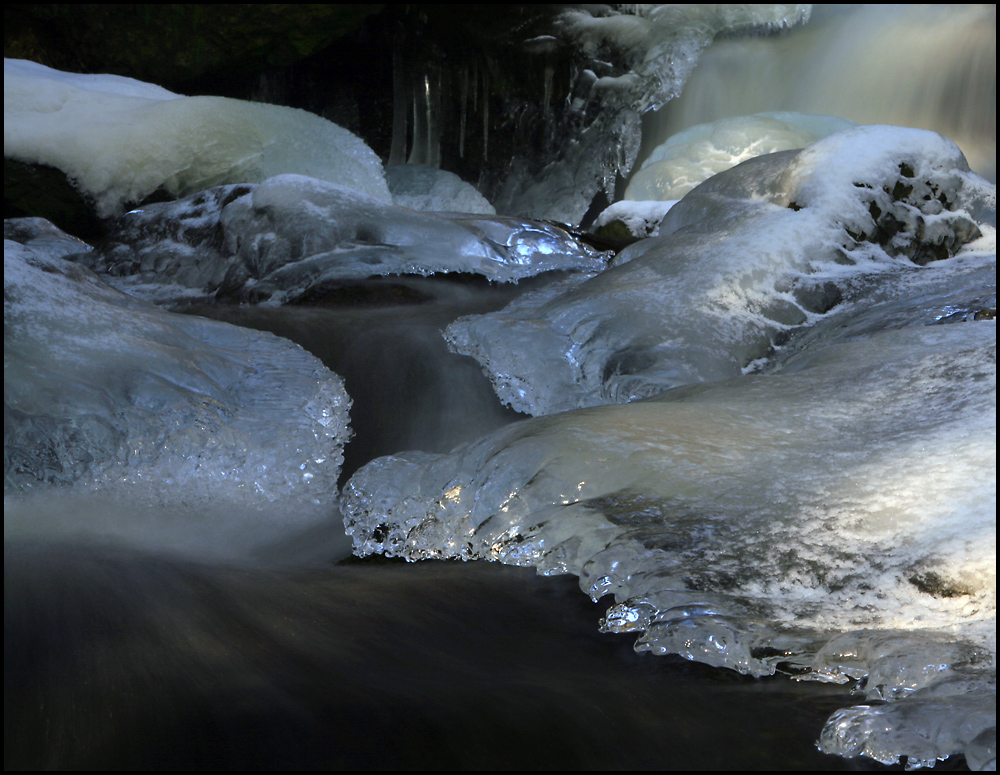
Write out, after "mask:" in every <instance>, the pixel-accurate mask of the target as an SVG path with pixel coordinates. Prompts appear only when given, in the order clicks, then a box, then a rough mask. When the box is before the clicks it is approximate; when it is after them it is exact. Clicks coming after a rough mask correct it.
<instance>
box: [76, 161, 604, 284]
mask: <svg viewBox="0 0 1000 775" xmlns="http://www.w3.org/2000/svg"><path fill="white" fill-rule="evenodd" d="M84 260H85V262H86V263H87V265H88V266H91V267H92V268H94V269H95V270H96V271H98V272H101V273H104V274H107V275H110V276H111V277H110V278H109V279H110V280H111V281H112V282H114V283H115V284H116V285H118V286H119V287H122V288H127V289H128V290H129V292H130V293H139V294H141V295H147V296H150V297H152V298H157V299H161V300H162V299H170V298H171V297H177V296H178V295H181V296H183V295H185V293H187V294H188V295H190V293H192V292H195V293H198V294H209V295H218V296H220V297H226V298H234V299H238V300H241V301H259V300H271V301H274V302H279V301H285V300H288V299H294V298H297V297H299V296H301V295H302V294H304V293H306V292H308V291H313V290H319V291H321V290H322V289H323V288H324V287H326V286H327V285H328V284H330V283H336V282H341V281H345V280H363V279H365V278H368V277H376V276H384V275H399V274H418V275H429V274H433V273H436V272H466V273H473V274H478V275H482V276H484V277H487V278H488V279H490V280H498V281H501V282H516V281H517V280H520V279H523V278H526V277H531V276H534V275H537V274H540V273H542V272H547V271H553V270H589V271H597V270H599V269H602V268H603V267H604V266H605V258H604V256H602V255H601V254H600V253H598V252H597V251H595V250H593V249H591V248H590V247H588V246H586V245H584V244H583V243H581V242H579V241H578V240H577V239H575V238H574V237H573V236H571V235H570V234H569V233H568V232H566V231H564V230H562V229H560V228H558V227H557V226H553V225H551V224H548V223H542V222H538V221H525V220H521V219H515V218H504V217H502V216H488V215H475V214H462V213H419V212H415V211H413V210H410V209H407V208H404V207H395V206H393V205H390V204H387V203H384V202H380V201H378V200H376V199H373V198H371V197H368V196H365V195H364V194H361V193H359V192H357V191H354V190H352V189H348V188H344V187H342V186H337V185H334V184H332V183H327V182H325V181H321V180H316V179H314V178H307V177H303V176H300V175H281V176H278V177H275V178H271V179H269V180H267V181H265V182H264V183H262V184H260V185H241V186H222V187H219V188H213V189H209V190H207V191H203V192H201V193H199V194H196V195H194V196H191V197H187V198H186V199H182V200H179V201H177V202H170V203H165V204H156V205H150V206H148V207H145V208H143V209H141V210H136V211H133V212H131V213H128V214H126V215H125V216H124V217H123V218H122V219H120V220H119V222H118V223H117V225H116V226H115V228H114V230H113V232H112V234H111V235H110V237H109V239H108V240H107V241H106V242H105V243H103V244H102V245H100V246H99V248H98V250H97V251H96V252H95V253H94V254H93V255H89V256H87V257H85V259H84ZM178 286H179V287H180V289H181V290H178Z"/></svg>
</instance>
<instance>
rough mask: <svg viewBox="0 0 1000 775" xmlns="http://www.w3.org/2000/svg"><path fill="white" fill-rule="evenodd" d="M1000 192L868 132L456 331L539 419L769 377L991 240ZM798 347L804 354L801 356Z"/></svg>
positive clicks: (928, 145)
mask: <svg viewBox="0 0 1000 775" xmlns="http://www.w3.org/2000/svg"><path fill="white" fill-rule="evenodd" d="M995 210H996V189H995V187H994V186H991V185H990V184H988V183H987V182H986V181H984V180H983V179H982V178H980V177H978V176H977V175H974V174H972V173H970V172H969V171H968V166H967V165H966V163H965V159H964V157H963V156H962V154H961V152H960V151H959V150H958V148H957V147H956V146H955V145H954V143H952V142H951V141H949V140H947V139H945V138H943V137H941V136H940V135H936V134H934V133H931V132H925V131H921V130H910V129H901V128H896V127H857V128H854V129H850V130H847V131H844V132H838V133H836V134H833V135H830V136H829V137H827V138H825V139H823V140H820V141H818V142H816V143H814V144H813V145H810V146H809V147H808V148H806V149H805V150H803V151H801V152H793V151H785V152H780V153H776V154H769V155H767V156H761V157H757V158H755V159H751V160H749V161H747V162H744V163H743V164H741V165H738V166H737V167H734V168H732V169H730V170H728V171H726V172H723V173H721V174H719V175H717V176H715V177H713V178H710V179H709V180H708V181H706V182H705V183H703V184H702V185H701V186H699V187H698V188H696V189H695V190H694V191H692V192H691V193H690V194H688V195H687V196H686V197H685V198H684V199H683V200H681V202H680V203H679V204H678V205H676V206H675V207H673V208H672V209H671V210H670V212H669V213H668V214H667V216H666V218H665V219H664V221H663V223H662V224H661V225H660V230H659V234H660V236H659V237H657V238H653V239H647V240H642V241H641V242H638V243H636V244H635V245H632V246H630V247H629V248H627V249H626V250H624V251H622V252H621V253H620V254H619V255H618V257H617V258H616V259H615V265H614V266H613V267H612V268H611V269H609V270H608V271H606V272H604V273H602V274H599V275H597V276H596V277H594V278H592V279H590V280H588V281H586V282H580V281H576V282H574V283H572V287H569V288H566V289H565V290H563V292H561V293H559V292H558V291H559V290H561V289H554V288H547V289H544V290H543V291H541V292H538V293H536V294H534V295H526V296H523V297H521V298H520V299H518V300H517V301H515V302H514V303H512V304H511V305H510V306H508V307H507V308H506V309H505V310H502V311H500V312H496V313H490V314H486V315H481V316H472V317H468V318H463V319H460V320H458V321H456V322H455V323H454V324H452V325H451V326H450V327H449V329H448V330H447V332H446V336H447V337H448V339H449V341H450V343H451V345H452V347H453V348H454V349H455V350H456V351H458V352H460V353H463V354H466V355H471V356H473V357H474V358H476V359H477V360H478V361H479V362H480V363H481V364H482V365H483V367H484V369H485V370H486V371H487V373H488V374H489V376H490V377H491V379H492V380H493V382H494V386H495V388H496V390H497V393H498V395H499V396H500V398H501V399H502V400H503V401H504V402H506V403H508V404H510V405H511V406H512V407H514V408H515V409H518V410H519V411H523V412H527V413H530V414H535V415H540V414H549V413H552V412H558V411H565V410H567V409H574V408H579V407H585V406H594V405H598V404H604V403H615V402H618V403H620V402H626V401H632V400H634V399H637V398H643V397H646V396H650V395H654V394H656V393H659V392H661V391H663V390H666V389H668V388H672V387H676V386H678V385H685V384H689V383H696V382H709V381H714V380H720V379H727V378H731V377H734V376H738V375H740V374H742V373H746V372H748V371H752V370H759V369H761V368H764V367H765V366H766V365H767V363H768V362H769V361H770V360H771V359H773V358H774V356H775V355H776V354H777V353H779V352H780V351H781V348H783V347H784V348H785V349H786V351H787V349H788V348H789V347H792V346H793V345H794V335H795V334H796V333H797V332H800V331H802V330H804V327H807V326H809V325H815V324H816V323H817V321H818V320H820V319H822V318H823V317H824V316H827V315H830V314H837V313H838V312H839V311H842V310H844V309H849V308H850V304H849V302H852V301H856V300H859V299H862V298H864V297H865V296H866V295H871V294H874V293H877V292H878V289H879V288H881V287H884V286H886V285H889V284H891V283H892V282H893V281H894V280H893V278H896V277H897V276H898V275H900V274H906V273H908V272H918V271H938V270H937V269H936V268H932V267H927V268H925V269H921V267H922V266H924V265H926V264H928V263H930V262H934V261H938V260H939V259H945V258H948V257H950V256H953V255H955V254H956V253H957V252H959V250H960V249H961V248H962V246H963V245H964V244H966V243H968V242H970V241H972V240H974V239H976V238H978V237H979V236H980V235H981V234H982V231H983V230H986V231H988V232H989V233H990V234H992V233H993V225H992V224H995V218H996V215H995ZM790 340H791V343H790Z"/></svg>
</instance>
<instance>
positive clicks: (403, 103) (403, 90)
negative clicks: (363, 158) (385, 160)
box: [389, 51, 409, 166]
mask: <svg viewBox="0 0 1000 775" xmlns="http://www.w3.org/2000/svg"><path fill="white" fill-rule="evenodd" d="M408 80H409V79H408V78H407V77H406V74H405V73H404V72H403V68H402V66H401V64H400V56H399V52H398V51H393V54H392V145H391V146H390V150H389V166H392V165H394V164H404V163H405V162H406V128H407V127H406V113H407V110H408V105H407V96H408V91H409V90H408V88H407V87H408Z"/></svg>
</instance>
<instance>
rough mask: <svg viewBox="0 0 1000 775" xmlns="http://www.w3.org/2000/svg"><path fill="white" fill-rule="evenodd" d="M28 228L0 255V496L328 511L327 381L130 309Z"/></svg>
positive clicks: (339, 407)
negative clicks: (53, 494)
mask: <svg viewBox="0 0 1000 775" xmlns="http://www.w3.org/2000/svg"><path fill="white" fill-rule="evenodd" d="M10 225H11V222H8V227H10ZM36 225H37V224H35V225H33V224H32V223H30V222H29V223H24V222H14V223H13V226H14V228H13V230H12V231H14V232H15V234H14V236H16V237H18V238H19V239H22V240H23V241H24V242H25V243H27V244H22V243H21V242H15V241H13V240H9V239H5V241H4V491H5V493H8V494H10V493H22V494H23V493H27V492H32V491H40V490H46V489H49V488H52V487H64V488H65V487H71V486H72V487H76V488H78V489H80V490H84V491H90V492H106V493H112V494H114V493H118V494H121V493H127V492H133V493H136V494H140V495H141V496H142V498H143V499H145V500H146V501H147V502H154V503H157V504H164V503H167V504H169V503H175V504H176V503H182V502H198V501H199V500H200V501H202V502H208V501H209V500H218V499H224V500H227V501H232V502H235V503H244V504H251V505H253V504H273V503H274V502H275V501H277V500H279V499H282V500H292V501H294V502H295V503H298V504H306V505H310V506H311V505H314V504H320V503H322V502H323V501H328V497H329V496H328V494H329V493H330V492H333V491H335V489H336V483H337V476H338V474H339V472H340V465H341V462H342V460H343V455H342V448H343V445H344V443H345V442H346V441H347V438H348V436H349V435H350V431H349V429H348V415H347V413H348V409H349V407H350V399H349V398H348V396H347V394H346V392H345V391H344V387H343V384H342V383H341V380H340V379H339V377H337V375H335V374H333V373H332V372H330V371H329V370H327V369H326V368H325V367H324V366H323V365H322V364H321V363H320V362H319V361H318V360H317V359H316V358H314V357H313V356H311V355H309V354H308V353H306V352H305V351H304V350H302V349H301V348H300V347H298V346H297V345H293V344H292V343H290V342H287V341H285V340H282V339H278V338H277V337H275V336H272V335H270V334H265V333H260V332H257V331H250V330H247V329H241V328H237V327H235V326H230V325H226V324H224V323H216V322H213V321H209V320H204V319H201V318H196V317H191V316H183V315H176V314H172V313H168V312H163V311H161V310H159V309H157V308H155V307H153V306H151V305H149V304H146V303H145V302H142V301H139V300H137V299H135V298H132V297H130V296H126V295H125V294H122V293H120V292H118V291H116V290H114V289H112V288H110V287H108V286H107V285H106V284H105V283H103V282H102V281H101V280H100V279H99V278H97V277H96V276H95V275H94V274H92V273H91V272H90V271H88V270H87V269H84V268H83V267H80V266H79V265H76V264H73V263H71V262H68V261H65V260H63V259H62V258H59V254H60V253H65V252H66V251H67V249H72V246H67V245H65V244H58V242H57V241H54V240H51V239H50V240H49V241H48V242H49V244H48V247H47V246H46V245H45V244H43V243H44V240H41V239H36V238H33V237H32V235H33V234H37V233H38V230H37V229H36V228H34V227H35V226H36ZM325 509H326V511H327V512H328V511H329V505H328V503H326V504H325Z"/></svg>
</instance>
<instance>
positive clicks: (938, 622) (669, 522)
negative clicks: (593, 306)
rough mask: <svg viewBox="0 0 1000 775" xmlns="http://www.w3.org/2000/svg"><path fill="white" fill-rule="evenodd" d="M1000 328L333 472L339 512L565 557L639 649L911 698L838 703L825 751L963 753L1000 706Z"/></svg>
mask: <svg viewBox="0 0 1000 775" xmlns="http://www.w3.org/2000/svg"><path fill="white" fill-rule="evenodd" d="M995 336H996V329H995V324H994V323H990V322H986V323H967V324H958V325H951V326H933V327H920V328H909V329H904V330H901V331H887V332H882V333H879V334H876V335H873V336H872V337H870V338H868V339H864V340H860V341H855V342H849V343H846V344H842V345H836V346H833V347H828V348H826V349H823V350H819V351H815V352H812V353H809V354H807V355H808V357H807V359H806V361H807V362H804V363H800V364H798V370H795V369H793V368H791V367H789V369H788V372H787V373H784V374H780V375H776V376H770V377H745V378H740V379H736V380H732V381H727V382H722V383H716V384H712V385H702V386H692V387H689V388H684V389H681V390H675V391H670V392H668V393H665V394H663V395H662V396H659V397H657V398H654V399H650V400H646V401H641V402H635V403H632V404H629V405H624V406H606V407H597V408H592V409H586V410H581V411H575V412H567V413H563V414H558V415H552V416H548V417H544V418H536V419H534V420H529V421H525V422H522V423H518V424H516V425H513V426H510V427H508V428H506V429H504V430H502V431H499V432H497V433H494V434H492V435H490V436H487V437H485V438H484V439H481V440H480V441H478V442H476V443H474V444H471V445H468V446H466V447H464V448H460V449H458V450H456V451H455V452H453V453H451V454H449V455H428V454H424V453H405V454H401V455H396V456H392V457H389V458H382V459H379V460H377V461H374V462H373V463H371V464H369V466H367V467H365V468H363V469H362V470H361V471H359V472H358V473H357V474H356V475H355V477H354V478H352V480H351V481H350V482H349V483H348V485H347V486H346V487H345V489H344V494H343V497H342V505H343V510H344V512H345V522H346V524H347V526H348V531H349V532H350V533H352V535H353V539H354V542H355V547H356V551H357V552H358V553H361V554H365V553H370V552H375V551H382V552H385V553H387V554H391V555H398V556H404V557H407V558H408V559H422V558H431V557H461V558H464V559H474V558H483V559H493V560H499V561H502V562H506V563H510V564H518V565H531V566H534V567H535V568H536V569H538V571H539V572H541V573H546V574H549V573H573V574H576V575H578V576H579V578H580V585H581V588H582V589H584V591H586V592H587V593H588V594H590V595H591V596H593V597H595V598H597V597H599V596H601V595H604V594H609V593H613V594H614V595H615V599H616V601H617V605H616V606H614V607H612V609H611V610H610V611H609V613H608V616H607V617H606V619H605V621H604V623H603V626H604V627H605V628H606V629H608V630H610V631H616V632H623V631H635V632H640V633H641V636H640V639H639V642H638V644H637V648H640V649H646V650H650V651H653V652H654V653H679V654H681V655H682V656H685V657H687V658H689V659H694V660H697V661H703V662H707V663H708V664H715V665H722V666H727V667H732V668H734V669H737V670H740V671H741V672H746V673H750V674H755V675H763V674H770V673H773V672H775V671H776V670H778V671H782V672H789V673H792V674H797V675H800V676H802V677H811V678H814V679H818V680H834V681H847V680H851V679H861V680H862V683H863V685H864V687H865V692H866V694H867V695H868V697H869V698H870V699H872V700H878V701H885V700H893V701H896V700H903V699H905V700H906V705H905V706H902V705H901V706H900V708H904V707H905V708H906V709H907V710H906V711H902V710H901V711H899V712H900V713H904V712H905V714H906V721H905V724H903V722H902V721H900V722H899V723H900V725H901V726H898V727H897V733H891V732H885V733H879V734H876V733H875V732H874V731H873V730H874V729H875V728H876V727H877V725H873V724H866V723H860V722H859V723H853V725H852V724H847V725H846V727H845V725H844V724H843V723H842V721H843V719H842V717H838V718H836V719H834V720H831V727H830V730H828V732H827V733H826V734H825V735H824V746H825V747H826V748H827V749H828V750H830V751H832V752H839V753H849V752H851V751H854V752H863V753H866V754H868V755H871V756H874V757H875V758H879V759H880V760H882V761H888V760H894V759H895V757H898V756H900V755H906V756H908V757H913V758H914V759H915V760H918V761H926V760H927V759H928V758H935V757H945V756H948V755H951V754H954V753H959V752H961V751H962V750H964V747H965V746H966V745H971V744H972V743H973V741H974V740H975V739H976V738H977V737H978V736H979V735H980V734H981V733H984V731H985V730H986V729H988V728H989V727H991V726H994V725H995V705H994V706H993V708H994V710H993V712H992V713H990V712H989V710H990V707H987V709H986V710H987V712H985V713H984V712H983V704H982V700H981V699H978V698H979V697H980V696H981V695H982V693H983V692H986V693H987V695H989V694H990V693H992V696H993V697H995V688H994V686H995V684H994V682H995V677H994V676H995V673H994V669H993V660H994V658H995V652H996V645H995V637H996V636H995V610H996V604H995V594H996V593H995V577H996V551H995V542H996V533H995V501H996V491H995V487H996V485H995V462H994V456H995V424H996V418H995V379H996V374H995ZM942 703H944V704H945V705H947V707H948V711H947V715H948V718H950V719H952V720H954V719H961V723H958V722H956V723H951V722H950V721H949V722H948V723H943V722H941V721H940V718H941V713H942V710H941V709H942ZM864 712H865V711H862V710H857V712H856V714H855V716H854V717H852V718H858V715H857V714H862V715H863V713H864ZM872 712H873V713H877V714H879V716H880V718H882V719H883V720H885V719H889V720H890V721H891V720H892V718H896V717H893V716H892V714H891V713H889V712H888V711H887V712H885V713H883V712H881V711H872ZM898 718H902V717H898ZM906 728H915V729H916V730H917V734H919V735H922V736H923V737H922V738H921V739H922V740H924V741H925V743H924V744H922V747H919V750H918V749H917V748H914V747H913V745H914V744H913V741H912V737H911V736H909V735H908V734H904V730H905V729H906ZM956 730H958V731H956ZM977 745H978V743H977ZM928 751H930V752H931V753H932V754H933V755H929V754H928Z"/></svg>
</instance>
